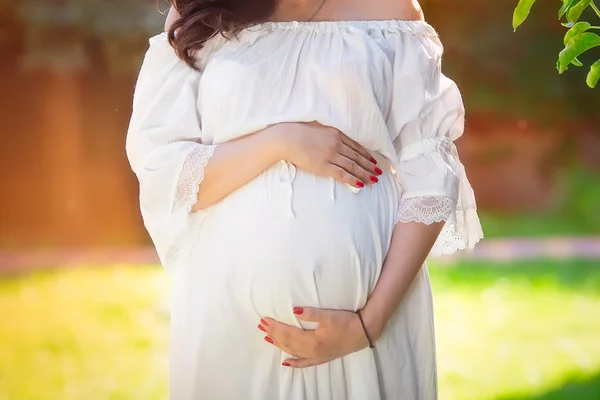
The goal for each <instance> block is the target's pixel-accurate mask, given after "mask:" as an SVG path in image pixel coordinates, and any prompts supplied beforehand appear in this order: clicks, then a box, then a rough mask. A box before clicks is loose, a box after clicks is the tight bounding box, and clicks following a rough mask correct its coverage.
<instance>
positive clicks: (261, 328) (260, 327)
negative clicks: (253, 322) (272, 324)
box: [258, 325, 267, 332]
mask: <svg viewBox="0 0 600 400" xmlns="http://www.w3.org/2000/svg"><path fill="white" fill-rule="evenodd" d="M258 329H260V330H261V331H263V332H266V331H267V330H266V329H265V328H263V327H262V325H259V326H258Z"/></svg>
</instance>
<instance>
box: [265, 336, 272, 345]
mask: <svg viewBox="0 0 600 400" xmlns="http://www.w3.org/2000/svg"><path fill="white" fill-rule="evenodd" d="M265 340H266V341H267V342H269V343H271V344H273V339H271V338H270V337H268V336H267V337H265Z"/></svg>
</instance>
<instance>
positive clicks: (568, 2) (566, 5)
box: [558, 0, 575, 19]
mask: <svg viewBox="0 0 600 400" xmlns="http://www.w3.org/2000/svg"><path fill="white" fill-rule="evenodd" d="M574 2H575V0H563V5H562V6H561V7H560V10H558V19H561V18H562V17H563V15H565V13H566V12H567V11H569V9H570V8H571V6H572V5H573V3H574Z"/></svg>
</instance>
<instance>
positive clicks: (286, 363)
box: [281, 362, 291, 367]
mask: <svg viewBox="0 0 600 400" xmlns="http://www.w3.org/2000/svg"><path fill="white" fill-rule="evenodd" d="M281 365H283V366H284V367H291V365H290V363H288V362H283V363H281Z"/></svg>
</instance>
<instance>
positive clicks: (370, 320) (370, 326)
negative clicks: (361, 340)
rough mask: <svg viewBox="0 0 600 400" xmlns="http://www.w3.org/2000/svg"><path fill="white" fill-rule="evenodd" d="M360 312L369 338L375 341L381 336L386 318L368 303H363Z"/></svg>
mask: <svg viewBox="0 0 600 400" xmlns="http://www.w3.org/2000/svg"><path fill="white" fill-rule="evenodd" d="M360 312H361V315H362V318H363V322H364V323H365V329H366V330H367V332H368V333H369V336H370V337H371V340H372V341H373V342H375V341H377V340H378V339H379V338H380V337H381V334H382V333H383V329H384V328H385V325H386V324H387V318H385V317H384V316H383V315H382V314H381V313H380V312H378V310H377V309H376V308H375V307H374V306H373V305H372V304H369V303H367V305H365V307H364V308H363V309H362V310H361V311H360Z"/></svg>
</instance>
